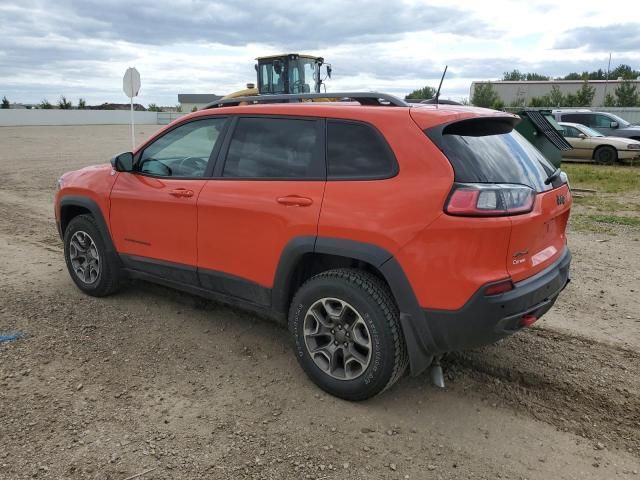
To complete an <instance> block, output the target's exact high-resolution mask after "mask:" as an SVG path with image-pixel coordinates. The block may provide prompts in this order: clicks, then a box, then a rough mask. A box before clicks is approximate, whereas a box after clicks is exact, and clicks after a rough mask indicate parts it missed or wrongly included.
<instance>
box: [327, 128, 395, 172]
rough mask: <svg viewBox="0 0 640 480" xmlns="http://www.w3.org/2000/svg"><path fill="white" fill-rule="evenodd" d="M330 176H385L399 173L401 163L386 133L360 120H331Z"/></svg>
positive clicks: (328, 159) (329, 139) (328, 137)
mask: <svg viewBox="0 0 640 480" xmlns="http://www.w3.org/2000/svg"><path fill="white" fill-rule="evenodd" d="M327 166H328V178H329V179H352V180H356V179H362V180H368V179H382V178H389V177H393V176H394V175H396V173H397V171H398V164H397V162H396V158H395V156H394V155H393V151H392V150H391V148H390V147H389V145H388V144H387V142H386V140H385V139H384V137H383V136H382V134H381V133H380V132H379V131H378V130H376V129H375V128H374V127H372V126H371V125H368V124H366V123H360V122H352V121H342V120H327Z"/></svg>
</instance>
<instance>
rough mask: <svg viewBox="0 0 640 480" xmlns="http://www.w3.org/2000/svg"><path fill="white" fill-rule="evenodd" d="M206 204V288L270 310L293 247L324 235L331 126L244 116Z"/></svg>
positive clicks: (205, 194) (202, 242)
mask: <svg viewBox="0 0 640 480" xmlns="http://www.w3.org/2000/svg"><path fill="white" fill-rule="evenodd" d="M225 143H228V145H226V146H225V147H224V148H223V150H226V152H223V153H222V154H221V158H224V162H220V164H219V165H217V166H216V170H215V172H216V175H217V176H218V177H219V178H217V179H211V180H208V181H207V182H206V184H205V186H204V188H203V189H202V193H201V194H200V198H199V200H198V275H199V277H200V282H201V283H202V285H203V286H205V287H206V288H211V289H215V290H217V291H220V292H222V293H225V294H228V295H233V296H235V297H240V298H243V299H246V300H249V301H252V302H254V303H258V304H266V305H268V304H269V303H270V300H271V299H270V290H269V289H270V288H271V287H272V286H273V281H274V277H275V272H276V268H277V266H278V262H279V260H280V256H281V254H282V251H283V250H284V247H285V245H286V244H287V243H288V242H289V241H290V240H292V239H293V238H294V237H297V236H316V235H317V232H318V219H319V216H320V207H321V205H322V198H323V194H324V188H325V179H326V165H325V161H324V122H322V121H319V120H318V119H309V118H291V117H259V116H254V117H240V118H238V119H237V120H236V121H235V122H234V124H233V132H232V133H231V134H230V136H229V137H228V140H227V141H226V142H225Z"/></svg>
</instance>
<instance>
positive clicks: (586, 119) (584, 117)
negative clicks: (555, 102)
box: [562, 113, 593, 126]
mask: <svg viewBox="0 0 640 480" xmlns="http://www.w3.org/2000/svg"><path fill="white" fill-rule="evenodd" d="M590 117H593V115H589V114H587V113H563V114H562V121H563V122H571V123H581V124H582V125H587V126H589V125H590V124H592V123H593V122H592V121H591V118H590Z"/></svg>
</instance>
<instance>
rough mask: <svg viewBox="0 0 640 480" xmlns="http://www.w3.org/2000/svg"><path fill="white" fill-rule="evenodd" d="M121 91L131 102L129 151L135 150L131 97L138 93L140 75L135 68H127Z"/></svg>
mask: <svg viewBox="0 0 640 480" xmlns="http://www.w3.org/2000/svg"><path fill="white" fill-rule="evenodd" d="M122 90H123V91H124V93H125V95H126V96H127V97H129V100H130V101H131V150H132V151H133V149H134V148H136V136H135V133H134V131H133V97H137V96H138V92H140V73H139V72H138V70H136V69H135V68H127V71H126V72H124V78H123V79H122Z"/></svg>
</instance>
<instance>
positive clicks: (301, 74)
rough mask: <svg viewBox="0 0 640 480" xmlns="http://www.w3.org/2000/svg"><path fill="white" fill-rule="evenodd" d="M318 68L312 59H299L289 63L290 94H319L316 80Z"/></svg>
mask: <svg viewBox="0 0 640 480" xmlns="http://www.w3.org/2000/svg"><path fill="white" fill-rule="evenodd" d="M319 71H320V69H319V66H318V64H317V63H316V61H315V60H314V59H312V58H299V59H297V60H290V62H289V90H290V91H291V93H311V92H315V93H319V88H317V87H316V85H317V83H316V79H317V77H318V74H319Z"/></svg>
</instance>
